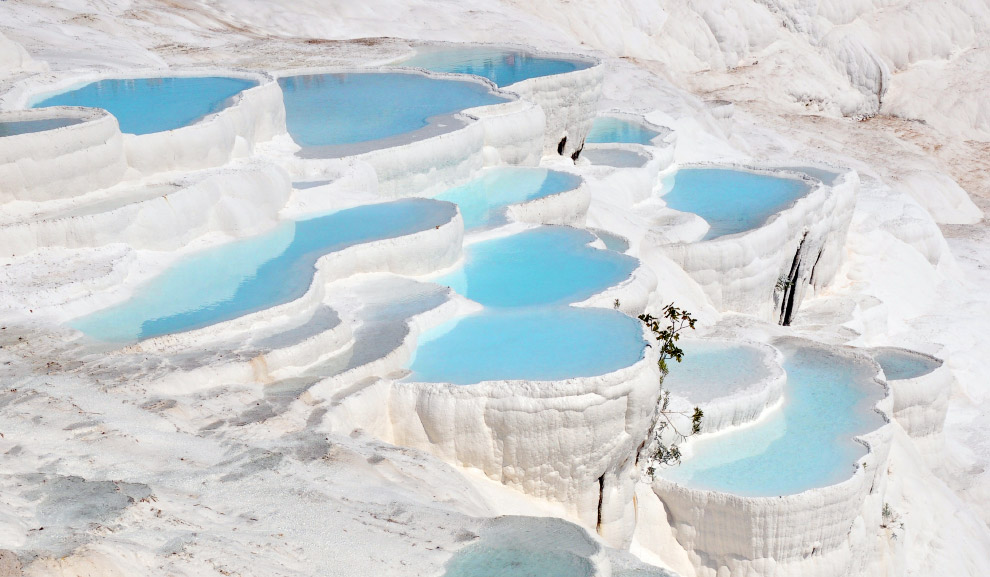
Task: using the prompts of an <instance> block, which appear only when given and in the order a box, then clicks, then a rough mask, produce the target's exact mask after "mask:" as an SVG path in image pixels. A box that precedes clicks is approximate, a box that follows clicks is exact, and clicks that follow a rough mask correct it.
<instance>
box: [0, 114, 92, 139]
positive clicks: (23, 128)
mask: <svg viewBox="0 0 990 577" xmlns="http://www.w3.org/2000/svg"><path fill="white" fill-rule="evenodd" d="M82 121H83V119H81V118H41V119H38V120H14V121H10V122H2V121H0V138H2V137H4V136H14V135H17V134H30V133H32V132H44V131H46V130H55V129H56V128H64V127H66V126H72V125H74V124H80V123H82Z"/></svg>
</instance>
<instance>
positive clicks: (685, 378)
mask: <svg viewBox="0 0 990 577" xmlns="http://www.w3.org/2000/svg"><path fill="white" fill-rule="evenodd" d="M680 347H681V348H682V349H683V350H684V358H683V360H682V361H681V362H680V363H678V362H676V361H673V362H671V363H669V367H670V374H669V375H667V377H666V378H665V379H664V381H663V384H664V386H665V387H666V388H667V389H668V390H669V391H670V392H672V393H674V394H675V395H677V396H680V397H684V398H685V399H688V400H689V401H691V402H693V403H704V402H707V401H711V400H713V399H717V398H719V397H724V396H726V395H730V394H732V393H733V392H736V391H739V390H742V389H745V388H746V387H748V386H750V385H753V384H755V383H757V382H759V381H760V380H761V379H764V378H767V377H768V376H769V374H770V369H769V367H767V366H766V365H765V364H764V361H763V358H764V352H763V350H761V349H759V348H757V347H755V346H751V345H745V344H741V343H726V342H721V341H702V340H685V341H681V343H680Z"/></svg>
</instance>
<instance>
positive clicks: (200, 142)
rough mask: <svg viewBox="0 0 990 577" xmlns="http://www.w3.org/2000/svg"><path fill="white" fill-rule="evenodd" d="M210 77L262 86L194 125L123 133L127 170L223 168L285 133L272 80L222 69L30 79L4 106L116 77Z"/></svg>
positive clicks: (281, 107) (277, 91)
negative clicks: (54, 80)
mask: <svg viewBox="0 0 990 577" xmlns="http://www.w3.org/2000/svg"><path fill="white" fill-rule="evenodd" d="M209 75H221V76H228V77H232V78H245V79H249V80H254V81H256V82H258V85H257V86H253V87H251V88H248V89H246V90H244V91H243V92H241V93H239V94H237V95H235V96H234V97H233V98H232V103H231V105H230V106H227V107H226V108H224V109H223V110H220V111H219V112H216V113H213V114H209V115H207V116H205V117H203V118H201V119H199V120H198V121H196V122H194V123H192V124H190V125H188V126H183V127H180V128H176V129H174V130H166V131H163V132H153V133H150V134H123V135H122V138H123V149H124V153H125V155H126V158H127V166H129V167H130V168H132V169H134V170H135V171H136V172H137V173H138V174H140V175H151V174H154V173H157V172H168V171H174V170H198V169H202V168H211V167H215V166H221V165H223V164H226V163H227V162H230V161H231V160H233V159H235V158H240V157H244V156H248V155H250V154H251V153H252V152H253V151H254V147H255V145H257V144H258V143H261V142H264V141H267V140H271V139H272V138H274V137H276V136H279V135H283V134H285V106H284V105H283V103H282V91H281V90H280V89H279V87H278V84H277V83H276V82H275V81H274V79H273V78H272V77H271V76H269V75H268V74H259V73H249V72H241V71H234V70H224V69H216V68H204V69H196V70H159V69H154V70H148V71H145V72H144V73H142V72H141V71H136V72H133V73H131V74H129V75H127V76H113V75H92V74H90V75H83V76H73V77H71V78H63V79H61V80H60V81H58V82H57V83H54V84H41V83H38V82H35V81H26V82H24V83H23V84H22V85H19V86H18V87H16V88H15V89H14V90H12V91H11V93H10V96H9V97H8V98H7V99H6V101H5V102H4V106H5V107H6V108H20V107H24V106H26V105H27V104H28V103H29V102H30V101H31V100H32V99H34V98H37V97H38V96H39V95H41V94H45V93H53V92H58V91H60V90H66V89H70V88H72V87H73V86H78V85H81V84H85V83H88V82H96V81H99V80H106V79H110V78H153V77H176V76H209ZM103 186H108V184H104V185H103ZM103 186H97V187H96V188H102V187H103ZM87 190H93V188H90V189H87Z"/></svg>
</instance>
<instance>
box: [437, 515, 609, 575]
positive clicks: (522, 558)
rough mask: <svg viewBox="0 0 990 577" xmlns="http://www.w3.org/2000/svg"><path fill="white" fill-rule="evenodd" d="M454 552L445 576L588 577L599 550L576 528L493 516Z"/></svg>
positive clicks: (538, 519)
mask: <svg viewBox="0 0 990 577" xmlns="http://www.w3.org/2000/svg"><path fill="white" fill-rule="evenodd" d="M479 532H480V539H478V540H476V541H474V542H473V543H471V544H469V545H467V546H466V547H464V548H462V549H459V550H457V551H456V552H455V553H454V556H453V557H451V558H450V560H449V561H448V562H447V564H446V573H444V576H445V577H591V576H592V575H594V574H595V565H594V564H593V563H592V562H591V557H592V556H593V555H595V554H596V553H599V552H600V551H601V548H600V547H599V546H598V544H597V543H595V542H594V541H593V540H592V539H591V538H590V537H589V536H588V535H587V533H585V532H584V530H582V529H581V528H580V527H578V526H576V525H573V524H571V523H568V522H567V521H564V520H562V519H554V518H547V517H542V518H541V517H516V516H507V517H496V518H494V519H491V520H489V521H487V522H486V523H485V525H484V526H482V528H481V530H480V531H479Z"/></svg>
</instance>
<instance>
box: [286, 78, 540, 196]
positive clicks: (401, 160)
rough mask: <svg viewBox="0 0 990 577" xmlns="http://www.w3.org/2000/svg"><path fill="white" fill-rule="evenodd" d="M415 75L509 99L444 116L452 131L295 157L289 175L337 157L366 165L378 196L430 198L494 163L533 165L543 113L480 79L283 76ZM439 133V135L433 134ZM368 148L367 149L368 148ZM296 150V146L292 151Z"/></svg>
mask: <svg viewBox="0 0 990 577" xmlns="http://www.w3.org/2000/svg"><path fill="white" fill-rule="evenodd" d="M348 71H354V72H363V73H374V72H376V71H378V72H388V73H392V74H396V73H402V74H420V75H423V76H426V77H429V78H436V79H452V80H457V81H459V82H476V83H478V84H482V85H485V86H487V87H488V88H489V89H490V90H491V91H492V92H495V93H498V94H499V95H502V96H507V97H510V98H512V99H511V100H509V101H507V102H501V103H497V104H491V105H487V106H476V107H472V108H467V109H465V110H462V111H460V112H458V113H455V114H452V115H450V116H449V117H445V118H444V120H445V122H446V123H449V124H453V125H454V126H455V128H454V129H453V130H439V131H438V130H437V129H434V128H432V127H427V128H426V129H424V130H422V131H414V132H412V133H410V134H404V135H398V136H395V137H390V138H387V139H383V140H382V141H380V142H379V141H373V142H370V143H360V145H358V146H355V147H352V150H351V152H348V151H346V150H343V149H341V150H337V148H338V147H334V149H335V152H334V153H333V154H334V157H333V158H320V155H319V154H314V155H309V154H306V153H305V151H304V152H303V153H302V154H299V153H297V154H296V156H295V157H294V158H291V159H288V160H287V161H286V168H287V169H288V170H289V172H290V173H291V174H292V175H293V177H303V176H306V177H312V175H314V174H319V173H320V172H321V171H323V170H327V169H329V167H331V166H333V165H334V164H335V162H334V161H339V160H341V157H343V158H346V160H348V161H353V162H363V163H367V164H368V165H370V166H371V168H372V169H374V172H375V174H376V175H377V180H378V183H377V190H378V193H379V194H380V195H381V196H384V197H388V198H398V197H406V196H432V195H434V194H437V193H440V192H442V191H444V190H446V189H448V188H451V187H454V186H457V185H459V184H463V183H465V182H467V181H468V180H470V179H471V178H472V177H474V176H475V175H476V174H477V172H478V171H479V170H481V169H482V168H483V167H485V166H494V165H499V164H522V165H533V166H535V165H537V164H539V161H540V151H541V146H542V144H541V143H542V139H543V135H544V129H545V126H546V117H545V116H544V114H543V110H542V109H541V108H539V107H538V106H536V105H535V104H533V103H532V102H529V101H526V100H519V99H517V98H513V97H514V95H513V94H511V93H509V92H506V91H504V90H500V89H499V88H498V87H496V86H495V85H494V84H493V83H492V82H490V81H488V80H487V79H484V78H479V77H474V76H466V75H463V74H446V73H438V72H428V71H426V70H421V69H416V68H406V69H395V68H341V67H334V68H326V67H321V68H306V69H296V70H292V71H291V72H289V71H285V72H283V73H281V75H282V76H288V75H293V76H295V75H299V74H331V73H340V72H348ZM435 132H439V133H435ZM369 148H370V150H369ZM297 151H298V147H297Z"/></svg>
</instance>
